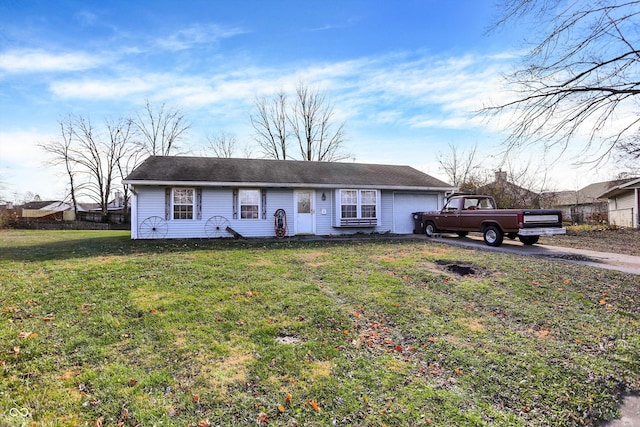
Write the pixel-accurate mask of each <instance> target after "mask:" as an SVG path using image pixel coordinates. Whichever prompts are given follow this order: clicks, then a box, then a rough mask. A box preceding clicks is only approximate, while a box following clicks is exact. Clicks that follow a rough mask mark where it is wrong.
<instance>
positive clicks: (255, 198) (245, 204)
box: [239, 190, 260, 219]
mask: <svg viewBox="0 0 640 427" xmlns="http://www.w3.org/2000/svg"><path fill="white" fill-rule="evenodd" d="M239 199H240V219H259V218H260V216H259V215H260V190H240V192H239Z"/></svg>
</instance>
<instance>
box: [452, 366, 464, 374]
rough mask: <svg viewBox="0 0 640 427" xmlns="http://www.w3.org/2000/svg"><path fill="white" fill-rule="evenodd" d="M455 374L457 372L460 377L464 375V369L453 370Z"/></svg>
mask: <svg viewBox="0 0 640 427" xmlns="http://www.w3.org/2000/svg"><path fill="white" fill-rule="evenodd" d="M453 372H455V373H456V374H458V375H462V369H461V368H456V369H454V370H453Z"/></svg>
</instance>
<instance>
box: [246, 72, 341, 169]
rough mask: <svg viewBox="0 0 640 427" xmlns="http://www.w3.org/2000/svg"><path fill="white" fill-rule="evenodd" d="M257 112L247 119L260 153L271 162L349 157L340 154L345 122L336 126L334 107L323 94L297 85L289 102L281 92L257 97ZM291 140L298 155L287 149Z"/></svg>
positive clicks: (337, 159) (329, 160) (330, 160)
mask: <svg viewBox="0 0 640 427" xmlns="http://www.w3.org/2000/svg"><path fill="white" fill-rule="evenodd" d="M255 107H256V113H255V114H252V115H251V116H250V120H251V125H252V126H253V128H254V130H255V131H256V141H257V143H258V145H259V146H260V147H261V148H262V151H263V153H264V154H265V155H266V156H268V157H272V158H274V159H282V160H285V159H300V160H313V161H321V162H334V161H339V160H344V159H346V158H349V157H350V155H349V154H348V153H344V152H343V151H342V148H343V143H344V140H345V135H344V123H342V124H338V125H336V123H335V120H334V109H333V106H332V105H331V104H330V103H329V102H328V101H327V99H326V95H325V93H323V92H320V91H318V90H312V89H310V88H309V87H308V86H307V85H305V84H303V83H299V84H298V86H297V88H296V95H295V97H294V99H293V101H290V100H289V98H288V97H287V95H286V94H285V93H284V92H283V91H279V92H278V93H277V94H276V95H275V96H274V97H273V98H271V99H268V98H258V99H256V102H255ZM290 140H293V141H295V143H297V145H298V148H299V156H296V155H292V154H291V151H290V150H289V145H290Z"/></svg>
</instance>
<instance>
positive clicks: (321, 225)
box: [123, 156, 454, 239]
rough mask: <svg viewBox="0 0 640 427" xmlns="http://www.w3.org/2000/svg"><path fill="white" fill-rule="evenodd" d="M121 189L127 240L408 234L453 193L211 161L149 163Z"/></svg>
mask: <svg viewBox="0 0 640 427" xmlns="http://www.w3.org/2000/svg"><path fill="white" fill-rule="evenodd" d="M123 182H124V183H125V184H126V185H129V188H130V189H131V190H132V193H133V200H132V202H131V238H132V239H143V238H163V237H166V238H193V237H231V236H233V235H236V234H234V233H237V235H241V236H245V237H273V236H275V235H276V228H279V232H280V233H281V234H280V235H286V236H292V235H305V234H308V235H314V234H315V235H338V234H353V233H356V232H367V233H374V232H378V233H385V232H391V233H397V234H408V233H412V232H413V231H414V220H413V216H412V215H411V213H412V212H416V211H428V210H436V209H440V208H441V207H442V205H443V201H444V198H445V195H446V194H447V193H449V192H452V191H453V190H454V188H453V187H452V186H451V185H449V184H447V183H445V182H442V181H440V180H438V179H436V178H433V177H431V176H429V175H427V174H424V173H422V172H420V171H418V170H416V169H413V168H411V167H409V166H392V165H372V164H359V163H332V162H307V161H289V160H258V159H226V158H214V157H171V156H170V157H161V156H153V157H149V158H148V159H147V160H145V161H144V162H143V163H142V164H141V165H140V166H138V167H137V168H136V169H135V170H134V171H133V172H132V173H131V174H130V175H129V176H128V177H127V178H126V179H125V180H124V181H123ZM278 209H283V210H284V211H285V213H286V217H285V218H277V217H275V216H274V215H275V214H276V211H277V210H278ZM278 220H279V221H278Z"/></svg>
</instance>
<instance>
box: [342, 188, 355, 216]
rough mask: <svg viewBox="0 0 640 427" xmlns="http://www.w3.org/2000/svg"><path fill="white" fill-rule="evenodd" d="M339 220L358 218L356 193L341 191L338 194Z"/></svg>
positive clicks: (353, 191)
mask: <svg viewBox="0 0 640 427" xmlns="http://www.w3.org/2000/svg"><path fill="white" fill-rule="evenodd" d="M340 212H341V218H357V217H358V191H357V190H342V191H341V192H340Z"/></svg>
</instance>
